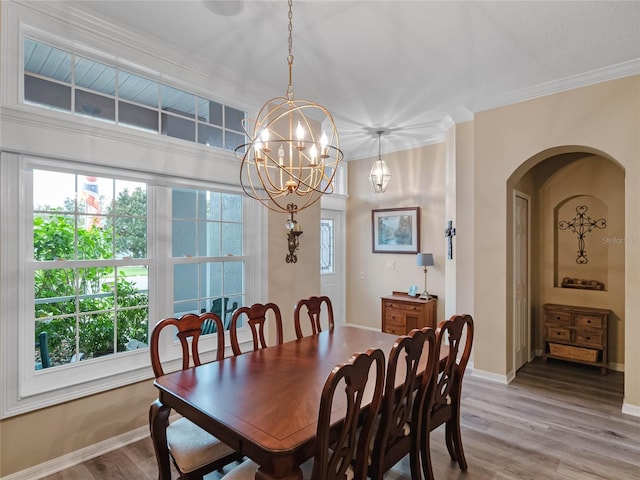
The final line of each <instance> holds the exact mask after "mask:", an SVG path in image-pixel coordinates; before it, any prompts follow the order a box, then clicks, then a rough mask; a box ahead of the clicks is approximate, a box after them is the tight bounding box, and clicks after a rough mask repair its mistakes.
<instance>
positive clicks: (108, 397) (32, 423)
mask: <svg viewBox="0 0 640 480" xmlns="http://www.w3.org/2000/svg"><path fill="white" fill-rule="evenodd" d="M156 398H157V393H156V389H155V388H154V387H153V382H152V381H151V380H149V381H145V382H139V383H136V384H134V385H130V386H128V387H125V388H118V389H115V390H110V391H108V392H104V393H100V394H97V395H92V396H90V397H86V398H82V399H80V400H74V401H71V402H67V403H63V404H60V405H56V406H53V407H50V408H45V409H42V410H37V411H35V412H31V413H27V414H24V415H20V416H17V417H11V418H7V419H4V420H2V423H1V425H2V429H1V430H0V433H1V435H0V449H1V450H2V458H1V460H2V461H1V463H0V477H5V476H7V475H9V474H11V473H14V472H19V471H21V470H25V469H27V468H29V467H33V466H35V465H38V464H40V463H44V462H46V461H47V460H52V459H55V458H58V457H61V456H63V455H65V454H68V453H71V452H74V451H76V450H79V449H81V448H84V447H87V446H90V445H93V444H95V443H99V442H102V441H104V440H107V439H109V438H112V437H115V436H118V435H122V434H124V433H126V432H130V431H132V430H135V429H137V428H140V427H144V426H146V425H148V420H147V419H148V416H147V415H148V411H149V405H150V404H151V402H152V401H153V400H154V399H156Z"/></svg>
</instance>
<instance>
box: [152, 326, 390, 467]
mask: <svg viewBox="0 0 640 480" xmlns="http://www.w3.org/2000/svg"><path fill="white" fill-rule="evenodd" d="M397 338H398V337H397V335H392V334H387V333H382V332H379V331H373V330H366V329H362V328H357V327H349V326H344V327H336V328H335V329H334V330H333V331H325V332H321V333H319V334H318V335H312V336H308V337H304V338H302V339H299V340H294V341H290V342H286V343H284V344H282V345H276V346H273V347H269V348H266V349H262V350H258V351H251V352H247V353H244V354H242V355H239V356H235V357H229V358H225V359H224V360H222V361H218V362H212V363H207V364H203V365H200V366H198V367H193V368H190V369H187V370H181V371H178V372H174V373H170V374H167V375H164V376H162V377H159V378H157V379H156V380H155V382H154V384H155V386H156V387H157V388H158V390H159V400H160V402H162V404H164V405H166V406H169V407H171V408H173V409H174V410H175V411H177V412H178V413H180V414H181V415H182V416H184V417H187V418H189V419H190V420H191V421H192V422H194V423H196V424H197V425H199V426H200V427H201V428H203V429H205V430H207V431H208V432H210V433H211V434H213V435H214V436H216V437H218V438H219V439H221V440H222V441H224V442H225V443H227V444H228V445H230V446H231V447H232V448H234V449H235V450H237V451H239V452H240V453H242V454H243V455H246V456H247V457H249V458H251V459H252V460H254V461H255V462H256V463H257V464H258V465H260V466H261V475H263V476H264V477H266V478H269V477H271V478H287V477H288V478H299V472H300V470H299V468H298V465H300V464H301V463H303V462H304V461H305V460H307V459H308V458H310V457H312V456H313V453H314V451H313V450H314V441H315V434H316V427H317V418H318V410H319V405H320V396H321V392H322V388H323V386H324V383H325V381H326V379H327V376H328V375H329V373H330V372H331V370H332V369H333V368H334V367H335V365H336V364H338V363H344V362H347V361H348V360H349V359H350V358H351V356H352V355H353V354H354V353H356V352H365V351H367V350H368V349H370V348H380V349H381V350H382V351H383V352H384V354H385V357H388V354H389V351H390V350H391V347H392V346H393V343H394V342H395V340H396V339H397ZM370 383H371V382H370ZM342 408H343V406H341V405H340V403H337V404H336V406H335V415H336V420H339V419H341V418H342V417H341V410H342Z"/></svg>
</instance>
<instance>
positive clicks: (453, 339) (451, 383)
mask: <svg viewBox="0 0 640 480" xmlns="http://www.w3.org/2000/svg"><path fill="white" fill-rule="evenodd" d="M445 342H447V343H448V348H449V354H448V355H447V357H446V358H445V359H443V360H441V361H440V362H439V368H438V369H435V370H434V378H433V381H432V385H431V387H430V388H429V393H428V395H427V408H426V409H425V415H424V419H423V420H424V428H423V429H422V432H423V435H424V438H423V439H422V442H421V449H422V462H423V472H424V474H425V476H426V478H427V480H430V479H432V478H433V470H432V467H431V456H430V452H429V433H430V432H431V431H432V430H435V429H436V428H438V427H439V426H440V425H442V424H446V427H445V440H446V444H447V450H448V451H449V456H450V457H451V460H453V461H454V462H457V463H458V465H459V466H460V469H461V470H463V471H465V470H467V461H466V459H465V456H464V449H463V448H462V436H461V434H460V397H461V392H462V379H463V377H464V372H465V370H466V368H467V363H468V362H469V357H470V355H471V347H472V346H473V318H472V317H471V315H468V314H465V315H453V316H452V317H451V318H450V319H449V320H444V321H442V322H440V324H439V325H438V329H437V331H436V350H437V352H438V358H439V356H440V350H441V348H443V345H445V344H446V343H445Z"/></svg>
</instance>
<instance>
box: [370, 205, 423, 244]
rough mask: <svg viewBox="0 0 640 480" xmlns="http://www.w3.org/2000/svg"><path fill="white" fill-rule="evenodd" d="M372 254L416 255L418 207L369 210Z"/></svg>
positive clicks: (418, 229)
mask: <svg viewBox="0 0 640 480" xmlns="http://www.w3.org/2000/svg"><path fill="white" fill-rule="evenodd" d="M371 239H372V250H371V251H372V252H373V253H414V254H415V253H418V252H419V251H420V207H406V208H384V209H378V210H371Z"/></svg>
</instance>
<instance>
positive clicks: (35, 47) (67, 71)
mask: <svg viewBox="0 0 640 480" xmlns="http://www.w3.org/2000/svg"><path fill="white" fill-rule="evenodd" d="M24 71H25V72H30V73H35V74H37V75H42V76H44V77H49V78H53V79H55V80H59V81H61V82H65V83H70V82H71V54H70V53H69V52H65V51H64V50H60V49H57V48H53V47H50V46H49V45H45V44H43V43H39V42H36V41H34V40H31V39H29V38H25V39H24Z"/></svg>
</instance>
